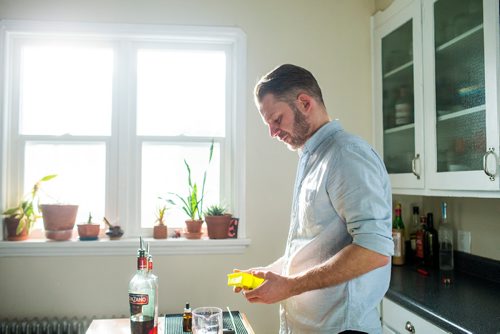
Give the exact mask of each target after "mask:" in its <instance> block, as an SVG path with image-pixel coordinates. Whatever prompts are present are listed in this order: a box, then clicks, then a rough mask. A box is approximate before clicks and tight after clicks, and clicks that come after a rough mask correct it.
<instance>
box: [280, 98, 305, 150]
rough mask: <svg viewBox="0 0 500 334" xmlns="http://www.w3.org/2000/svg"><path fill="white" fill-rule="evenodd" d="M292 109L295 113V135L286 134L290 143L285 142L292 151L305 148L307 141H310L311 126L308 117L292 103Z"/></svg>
mask: <svg viewBox="0 0 500 334" xmlns="http://www.w3.org/2000/svg"><path fill="white" fill-rule="evenodd" d="M290 108H291V109H292V111H293V116H294V122H293V135H292V134H290V133H287V132H286V135H288V137H289V141H288V142H285V144H286V145H287V146H288V148H289V149H290V150H292V151H296V150H297V149H299V148H301V147H302V146H304V144H305V143H306V141H307V140H308V139H309V130H310V128H311V126H310V125H309V123H307V120H306V117H305V116H304V115H303V114H302V113H301V112H300V110H299V109H298V108H297V106H295V105H294V104H292V103H290Z"/></svg>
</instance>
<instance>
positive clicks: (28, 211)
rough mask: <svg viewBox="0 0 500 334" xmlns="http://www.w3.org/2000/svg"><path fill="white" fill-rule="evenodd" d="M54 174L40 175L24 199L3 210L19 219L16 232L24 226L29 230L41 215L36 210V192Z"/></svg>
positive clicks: (9, 215)
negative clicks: (14, 205)
mask: <svg viewBox="0 0 500 334" xmlns="http://www.w3.org/2000/svg"><path fill="white" fill-rule="evenodd" d="M56 176H57V175H55V174H53V175H47V176H44V177H42V178H41V179H40V180H38V181H37V182H36V183H35V184H34V185H33V188H32V189H31V191H30V192H29V193H28V194H27V195H25V196H24V199H23V200H22V201H21V202H20V203H19V205H18V206H16V207H13V208H10V209H8V210H5V211H4V212H3V213H2V214H3V215H4V216H6V217H8V218H15V219H19V225H18V226H17V229H16V234H18V235H19V234H21V232H22V230H23V229H24V228H25V226H27V229H28V232H29V231H31V228H32V227H33V225H34V224H35V222H36V221H37V220H38V219H39V218H40V217H41V216H40V214H39V210H38V192H39V190H40V187H41V186H42V183H43V182H46V181H49V180H52V179H53V178H55V177H56ZM35 202H36V203H35Z"/></svg>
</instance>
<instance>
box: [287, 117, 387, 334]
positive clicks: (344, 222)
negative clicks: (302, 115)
mask: <svg viewBox="0 0 500 334" xmlns="http://www.w3.org/2000/svg"><path fill="white" fill-rule="evenodd" d="M299 155H300V161H299V167H298V169H297V176H296V180H295V187H294V198H293V207H292V214H291V224H290V232H289V236H288V241H287V246H286V250H285V254H284V257H283V262H282V265H283V267H282V273H283V274H284V275H287V276H288V275H292V274H295V273H299V272H301V271H304V270H307V269H309V268H311V267H313V266H315V265H318V264H320V263H323V262H324V261H326V260H328V259H329V258H331V257H332V256H333V255H335V254H336V253H337V252H339V251H340V250H341V249H342V248H344V247H346V246H347V245H349V244H351V243H353V244H356V245H359V246H361V247H364V248H367V249H370V250H372V251H375V252H378V253H380V254H383V255H388V256H390V255H392V253H393V251H394V243H393V241H392V237H391V225H392V223H391V221H392V218H391V212H392V205H391V203H392V199H391V186H390V182H389V177H388V175H387V171H386V169H385V166H384V163H383V162H382V160H381V159H380V157H379V156H378V154H377V153H376V152H375V151H374V150H373V148H371V147H370V146H369V145H368V144H367V143H366V142H365V141H364V140H362V139H361V138H358V137H356V136H354V135H351V134H349V133H347V132H345V131H344V130H343V129H342V127H341V125H340V124H339V122H337V121H332V122H329V123H327V124H326V125H324V126H323V127H321V128H320V129H319V130H318V131H317V132H316V133H315V134H314V135H313V136H312V137H311V138H310V139H309V140H308V141H307V142H306V144H305V145H304V147H303V148H302V150H301V151H300V152H299ZM389 280H390V263H389V264H388V265H386V266H384V267H381V268H378V269H375V270H373V271H371V272H368V273H366V274H364V275H362V276H360V277H357V278H355V279H353V280H350V281H348V282H345V283H341V284H339V285H336V286H332V287H329V288H324V289H319V290H313V291H308V292H305V293H303V294H300V295H298V296H294V297H291V298H288V299H287V300H285V301H283V302H282V304H281V310H280V314H281V315H280V320H281V326H280V333H283V334H284V333H287V334H288V333H294V334H296V333H308V334H309V333H338V332H341V331H344V330H349V329H350V330H358V331H363V332H368V333H381V326H380V320H379V315H378V312H377V309H376V308H377V305H378V304H379V303H380V301H381V299H382V297H383V296H384V294H385V292H386V291H387V289H388V287H389Z"/></svg>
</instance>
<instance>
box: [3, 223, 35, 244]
mask: <svg viewBox="0 0 500 334" xmlns="http://www.w3.org/2000/svg"><path fill="white" fill-rule="evenodd" d="M3 222H4V224H5V226H6V227H7V240H9V241H22V240H26V239H28V235H29V233H28V226H27V225H24V228H23V229H22V230H21V233H19V234H16V230H17V226H18V225H19V219H17V218H4V219H3Z"/></svg>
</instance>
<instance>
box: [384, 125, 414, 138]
mask: <svg viewBox="0 0 500 334" xmlns="http://www.w3.org/2000/svg"><path fill="white" fill-rule="evenodd" d="M414 127H415V124H414V123H410V124H405V125H401V126H396V127H394V128H390V129H387V130H384V134H386V135H387V134H390V133H396V132H401V131H405V130H409V129H413V128H414Z"/></svg>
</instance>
